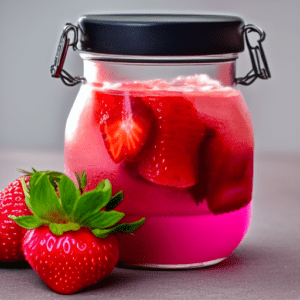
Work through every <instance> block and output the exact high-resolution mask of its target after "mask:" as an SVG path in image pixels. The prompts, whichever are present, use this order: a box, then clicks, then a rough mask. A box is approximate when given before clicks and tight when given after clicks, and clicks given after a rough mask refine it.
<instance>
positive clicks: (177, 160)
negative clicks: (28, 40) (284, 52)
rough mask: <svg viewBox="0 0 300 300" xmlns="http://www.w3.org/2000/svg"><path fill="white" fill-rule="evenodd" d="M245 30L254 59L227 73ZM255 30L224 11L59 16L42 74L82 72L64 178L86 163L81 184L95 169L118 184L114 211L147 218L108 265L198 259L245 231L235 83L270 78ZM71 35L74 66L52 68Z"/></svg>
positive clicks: (209, 257) (247, 147) (245, 178)
mask: <svg viewBox="0 0 300 300" xmlns="http://www.w3.org/2000/svg"><path fill="white" fill-rule="evenodd" d="M71 31H73V42H72V43H71V42H70V38H69V32H71ZM251 31H256V32H258V33H259V34H260V37H261V39H260V40H259V42H258V46H254V47H253V46H251V45H250V43H249V40H248V36H247V33H249V32H251ZM77 34H78V35H77ZM244 35H245V37H246V42H247V45H248V49H249V53H250V57H251V60H252V63H253V70H252V71H251V72H249V73H248V74H247V76H246V77H245V78H238V79H237V78H236V74H235V69H236V68H235V67H236V60H237V58H238V52H241V51H243V50H244ZM263 39H264V33H263V31H261V30H260V29H259V28H257V27H254V26H253V25H247V26H244V23H243V20H242V19H240V18H238V17H228V16H205V15H87V16H83V17H82V18H81V19H80V20H79V21H78V25H77V26H74V25H71V24H67V26H66V27H65V30H64V33H63V35H62V38H61V41H60V47H59V51H58V55H57V57H56V61H55V65H54V66H52V75H53V76H54V77H60V78H61V79H62V80H63V81H64V83H66V84H67V85H75V84H77V83H80V82H81V83H83V84H82V85H81V87H80V90H79V93H78V96H77V98H76V100H75V102H74V105H73V107H72V110H71V112H70V114H69V117H68V120H67V125H66V130H65V172H66V174H68V175H69V176H70V177H72V178H74V180H75V175H74V174H75V172H77V173H81V172H82V171H84V170H85V171H86V174H87V177H88V182H89V183H88V187H87V190H89V189H92V188H95V187H96V185H97V184H98V183H99V182H100V181H101V180H103V179H109V180H110V181H111V183H112V187H113V193H117V192H118V191H120V190H123V192H124V200H123V201H122V203H121V204H120V205H119V206H118V209H119V210H120V211H122V212H124V213H125V214H126V217H125V218H124V219H123V220H122V222H127V221H128V222H132V221H136V220H138V219H140V218H141V217H146V222H145V223H144V224H143V226H141V227H140V228H139V229H138V230H136V231H135V233H134V234H120V235H119V236H118V238H119V242H120V262H119V265H127V266H135V267H136V266H138V267H154V268H192V267H202V266H209V265H213V264H216V263H218V262H220V261H222V260H223V259H225V258H226V257H228V256H229V255H230V254H231V253H232V251H233V250H234V249H235V248H236V247H237V246H238V245H239V243H240V242H241V240H242V239H243V237H244V236H245V234H246V232H247V230H248V228H249V224H250V219H251V198H252V184H253V143H254V139H253V127H252V123H251V117H250V113H249V111H248V108H247V105H246V103H245V100H244V99H243V96H242V94H241V92H240V91H239V90H238V89H237V83H241V84H250V83H252V82H253V81H254V80H255V79H256V78H262V79H267V78H268V77H270V73H269V70H268V67H267V64H266V60H265V56H264V54H263V50H262V47H261V41H262V40H263ZM70 45H72V46H73V48H74V49H78V50H80V51H81V53H80V56H81V57H82V58H83V62H84V76H83V77H75V78H74V77H72V76H71V75H70V74H68V73H67V72H66V71H64V70H63V69H62V65H63V61H64V59H65V56H66V52H67V48H68V46H70ZM255 49H256V50H255ZM257 49H258V51H257ZM257 53H258V54H257ZM253 58H256V59H260V60H261V62H262V63H260V64H255V59H253Z"/></svg>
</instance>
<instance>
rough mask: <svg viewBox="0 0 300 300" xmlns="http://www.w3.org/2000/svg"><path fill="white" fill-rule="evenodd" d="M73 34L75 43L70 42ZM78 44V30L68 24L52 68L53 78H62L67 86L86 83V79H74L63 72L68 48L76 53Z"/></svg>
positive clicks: (78, 77)
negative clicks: (71, 48) (71, 33)
mask: <svg viewBox="0 0 300 300" xmlns="http://www.w3.org/2000/svg"><path fill="white" fill-rule="evenodd" d="M70 32H73V41H72V42H70V37H69V33H70ZM77 42H78V28H77V27H76V26H75V25H73V24H70V23H67V24H66V26H65V27H64V30H63V33H62V35H61V37H60V40H59V44H58V47H57V51H56V55H55V59H54V64H53V65H52V66H51V68H50V71H51V76H52V77H55V78H60V79H61V80H62V82H63V83H64V84H65V85H67V86H74V85H76V84H78V83H81V82H83V83H85V82H86V80H85V78H84V77H80V76H77V77H73V76H72V75H70V74H69V73H68V72H67V71H65V70H63V66H64V62H65V59H66V56H67V52H68V48H69V47H70V46H72V47H73V50H74V51H75V50H76V49H77V47H76V45H77Z"/></svg>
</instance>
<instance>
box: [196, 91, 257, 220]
mask: <svg viewBox="0 0 300 300" xmlns="http://www.w3.org/2000/svg"><path fill="white" fill-rule="evenodd" d="M195 105H196V107H197V110H198V112H199V116H200V118H201V119H202V120H203V122H204V123H205V124H206V126H207V128H208V132H209V133H210V134H209V137H208V141H207V144H206V146H205V148H206V149H205V157H204V161H205V169H206V170H207V194H206V199H207V203H208V206H209V208H210V210H211V211H212V212H213V213H214V214H221V213H225V212H230V211H233V210H237V209H239V208H241V207H244V206H245V205H247V204H248V203H249V202H250V201H251V196H252V181H253V130H252V124H251V118H250V114H249V111H248V110H247V108H246V105H245V102H244V99H243V98H242V96H241V94H240V93H239V92H238V91H235V90H233V89H226V88H224V89H223V90H222V89H220V90H219V91H214V92H213V93H210V92H207V93H203V95H202V97H198V98H196V100H195Z"/></svg>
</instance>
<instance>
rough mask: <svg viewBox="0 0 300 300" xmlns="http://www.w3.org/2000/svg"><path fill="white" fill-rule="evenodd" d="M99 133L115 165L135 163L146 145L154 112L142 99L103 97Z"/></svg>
mask: <svg viewBox="0 0 300 300" xmlns="http://www.w3.org/2000/svg"><path fill="white" fill-rule="evenodd" d="M99 119H100V131H101V132H102V136H103V140H104V143H105V146H106V149H107V151H108V153H109V155H110V156H111V158H112V160H113V161H114V162H115V163H120V162H122V161H123V160H127V161H134V160H135V159H137V157H138V154H139V153H140V152H141V150H142V148H143V147H144V145H145V144H146V142H147V138H148V135H149V132H150V129H151V126H152V120H153V116H152V112H151V110H150V109H149V108H148V107H147V106H146V105H145V103H144V102H143V101H142V99H141V98H139V97H130V96H129V93H128V92H127V93H126V94H125V96H124V95H109V94H105V95H103V94H102V95H101V110H100V118H99Z"/></svg>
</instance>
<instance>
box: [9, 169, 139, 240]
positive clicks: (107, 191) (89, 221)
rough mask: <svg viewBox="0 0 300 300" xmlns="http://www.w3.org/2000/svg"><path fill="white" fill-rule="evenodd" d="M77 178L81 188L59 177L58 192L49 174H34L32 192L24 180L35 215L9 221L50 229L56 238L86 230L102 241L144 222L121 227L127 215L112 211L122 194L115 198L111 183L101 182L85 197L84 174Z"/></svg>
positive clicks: (26, 200) (27, 226) (128, 231)
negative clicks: (84, 228)
mask: <svg viewBox="0 0 300 300" xmlns="http://www.w3.org/2000/svg"><path fill="white" fill-rule="evenodd" d="M56 176H58V174H56ZM76 178H77V181H78V186H79V187H78V188H76V186H75V183H74V182H73V181H72V180H71V179H70V178H69V177H68V176H66V175H65V174H63V173H60V175H59V180H57V190H56V189H55V188H53V184H52V183H51V178H50V176H49V173H47V172H34V173H32V174H31V177H30V182H29V186H30V188H29V189H28V187H27V185H26V183H25V180H24V179H23V178H21V179H20V180H21V182H22V187H23V190H24V194H25V203H26V204H27V206H28V208H29V209H30V210H31V212H32V213H33V215H30V216H18V217H16V216H13V215H9V216H8V217H9V218H11V219H13V220H14V221H15V222H16V223H17V224H18V225H19V226H21V227H23V228H26V229H35V228H37V227H40V226H49V229H50V231H51V232H52V233H53V234H54V235H57V236H60V235H62V234H63V233H64V232H68V231H71V230H72V231H77V230H79V229H80V228H82V227H86V228H88V229H90V230H91V232H92V233H93V234H94V235H95V236H97V237H99V238H105V237H107V236H108V235H109V234H111V233H115V232H121V233H130V232H133V231H134V230H136V229H137V228H138V227H140V226H141V225H142V224H143V223H144V222H145V218H142V219H140V220H138V221H136V222H133V223H119V221H121V219H123V217H124V216H125V214H124V213H122V212H119V211H115V210H113V209H114V208H116V207H117V206H118V205H119V203H120V202H121V201H122V200H123V192H122V191H120V192H118V193H117V194H115V195H114V196H112V186H111V183H110V181H109V180H108V179H105V180H103V181H101V182H100V183H99V184H98V185H97V187H96V188H95V189H94V190H92V191H89V192H86V193H83V190H84V187H85V186H86V184H87V179H86V175H85V172H84V173H82V175H81V176H79V175H78V174H76Z"/></svg>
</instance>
